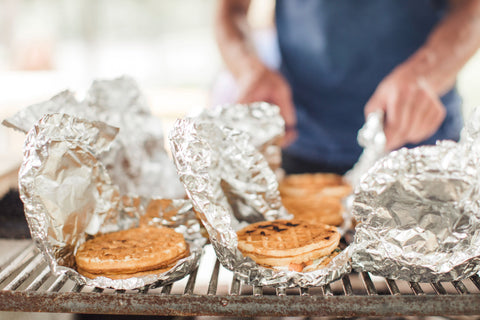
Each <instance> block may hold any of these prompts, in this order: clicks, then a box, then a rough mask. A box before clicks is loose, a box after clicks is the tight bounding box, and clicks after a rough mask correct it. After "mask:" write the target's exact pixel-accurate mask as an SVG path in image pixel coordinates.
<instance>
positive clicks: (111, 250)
mask: <svg viewBox="0 0 480 320" xmlns="http://www.w3.org/2000/svg"><path fill="white" fill-rule="evenodd" d="M188 253H189V250H188V245H187V243H186V242H185V239H184V237H183V235H181V234H179V233H177V232H175V231H174V230H173V229H170V228H157V227H140V228H134V229H129V230H123V231H118V232H112V233H107V234H103V235H99V236H96V237H94V238H93V239H91V240H88V241H86V242H85V243H83V244H82V245H81V246H80V247H79V249H78V250H77V253H76V255H75V261H76V263H77V268H78V271H79V272H80V273H82V272H83V274H84V275H85V276H87V277H90V278H92V277H94V276H110V277H111V278H112V279H113V278H114V277H115V278H122V277H124V278H128V277H133V276H135V275H136V274H139V273H142V272H151V271H156V272H158V273H160V272H164V271H166V270H167V269H169V268H171V267H172V266H173V265H174V264H175V263H176V262H177V261H178V260H179V259H181V258H183V257H186V256H187V255H188Z"/></svg>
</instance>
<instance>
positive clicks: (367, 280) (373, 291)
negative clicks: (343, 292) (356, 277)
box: [361, 272, 377, 295]
mask: <svg viewBox="0 0 480 320" xmlns="http://www.w3.org/2000/svg"><path fill="white" fill-rule="evenodd" d="M361 275H362V280H363V283H364V284H365V288H366V289H367V292H368V294H369V295H376V294H377V289H375V286H374V285H373V282H372V279H371V278H370V276H369V275H368V273H367V272H362V273H361Z"/></svg>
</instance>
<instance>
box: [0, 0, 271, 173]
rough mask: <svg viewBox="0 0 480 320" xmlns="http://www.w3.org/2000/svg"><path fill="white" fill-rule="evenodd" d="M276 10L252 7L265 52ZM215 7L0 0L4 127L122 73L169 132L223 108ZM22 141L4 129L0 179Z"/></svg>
mask: <svg viewBox="0 0 480 320" xmlns="http://www.w3.org/2000/svg"><path fill="white" fill-rule="evenodd" d="M273 5H274V2H273V1H271V0H257V1H253V4H252V7H253V10H251V12H252V14H250V17H249V19H251V22H252V24H253V25H254V26H255V28H256V29H257V30H259V32H258V33H259V35H260V36H259V37H260V40H261V41H259V43H260V45H263V46H266V47H269V46H268V41H270V42H271V38H272V37H271V36H270V35H271V32H269V31H267V32H266V34H267V35H266V36H265V37H263V38H268V39H269V40H268V41H266V40H265V39H263V40H262V31H261V30H271V26H272V23H271V22H272V18H271V17H272V14H271V13H272V10H273ZM214 7H215V1H214V0H179V1H169V0H142V1H137V0H82V1H77V0H63V1H58V0H1V1H0V118H1V120H3V119H5V118H6V117H8V116H10V115H12V114H14V113H15V112H16V111H18V110H20V109H22V108H23V107H26V106H28V105H30V104H33V103H38V102H41V101H44V100H47V99H49V98H50V97H52V96H53V95H55V94H56V93H58V92H60V91H62V90H65V89H70V90H71V91H74V92H77V93H78V94H79V95H82V94H85V92H86V90H87V89H88V87H89V86H90V84H91V82H92V80H94V79H108V78H115V77H118V76H121V75H129V76H131V77H133V78H134V79H135V80H136V81H137V82H138V84H139V86H140V88H141V90H142V91H143V92H144V94H145V95H146V97H147V100H148V103H149V106H150V107H151V109H152V112H153V113H154V114H155V115H156V116H159V117H161V118H162V119H164V121H165V130H168V126H169V125H171V124H172V123H173V121H174V120H175V119H176V118H178V117H181V116H183V115H185V114H187V113H189V112H195V111H196V110H199V109H202V108H205V107H207V106H209V105H212V104H216V103H220V102H223V101H225V99H228V97H227V95H224V94H223V95H222V94H217V93H219V92H222V91H223V92H225V91H228V90H229V87H230V85H231V82H232V80H231V79H230V78H229V77H228V75H226V74H225V73H222V72H221V69H222V62H221V59H220V56H219V53H218V50H217V47H216V44H215V40H214V34H213V16H214ZM270 47H273V46H270ZM217 79H222V81H221V82H222V83H225V84H226V85H225V87H224V88H218V87H217V86H215V85H214V83H216V82H218V81H217ZM212 91H213V92H217V93H216V94H215V96H218V98H214V99H211V94H210V93H211V92H212ZM23 137H24V135H23V134H20V133H16V132H13V130H11V129H7V128H5V127H3V126H0V150H1V152H0V168H2V169H1V172H0V174H1V173H3V172H5V171H6V170H9V169H10V167H11V166H12V165H15V164H16V163H18V159H19V158H20V157H21V151H20V150H21V145H22V142H23Z"/></svg>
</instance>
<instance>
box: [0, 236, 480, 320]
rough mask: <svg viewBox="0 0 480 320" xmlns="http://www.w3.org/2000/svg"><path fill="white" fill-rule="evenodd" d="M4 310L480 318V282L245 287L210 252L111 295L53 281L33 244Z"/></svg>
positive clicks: (1, 282) (24, 253)
mask: <svg viewBox="0 0 480 320" xmlns="http://www.w3.org/2000/svg"><path fill="white" fill-rule="evenodd" d="M0 310H3V311H28V312H32V311H35V312H73V313H110V314H145V315H154V314H155V315H223V316H389V315H473V314H480V278H479V277H478V276H473V277H471V278H469V279H466V280H463V281H454V282H451V283H447V282H442V283H416V282H410V283H409V282H406V281H399V280H390V279H384V278H380V277H374V276H371V275H370V274H368V273H360V274H357V273H352V274H350V275H347V276H345V277H343V278H342V279H340V280H338V281H335V282H333V283H331V284H329V285H326V286H323V287H315V288H293V289H275V288H271V287H252V286H248V285H245V284H243V283H242V282H241V281H239V280H238V279H237V277H236V276H235V274H234V273H232V272H230V271H228V270H226V269H225V268H223V266H221V264H220V263H219V262H218V260H217V259H216V258H215V254H214V252H213V249H212V248H211V247H210V246H207V247H206V249H205V254H204V255H203V256H202V258H201V261H200V265H199V267H198V268H197V270H195V272H193V273H192V274H191V275H190V276H188V277H186V278H184V279H182V280H180V281H177V282H175V283H173V284H170V285H166V286H164V287H160V288H155V289H150V288H148V287H146V288H141V289H138V290H112V289H101V288H92V287H85V286H82V285H78V284H76V283H74V282H73V281H71V280H69V279H68V278H67V277H65V276H59V277H56V276H53V275H52V274H51V273H50V270H49V268H48V266H47V265H46V263H45V262H44V261H43V259H42V256H41V254H39V253H38V251H37V250H36V249H35V247H34V245H33V244H30V245H29V246H27V247H26V248H24V249H23V250H21V251H20V253H18V254H16V255H14V257H13V258H12V259H11V260H10V261H8V262H7V263H6V264H4V265H3V266H2V267H1V268H0Z"/></svg>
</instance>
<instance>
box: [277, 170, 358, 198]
mask: <svg viewBox="0 0 480 320" xmlns="http://www.w3.org/2000/svg"><path fill="white" fill-rule="evenodd" d="M278 189H279V191H280V194H281V195H282V197H290V196H291V197H301V196H307V195H319V196H331V197H337V198H339V199H341V198H343V197H345V196H347V195H348V194H350V193H351V191H352V188H351V186H350V185H348V184H347V183H346V182H345V181H343V178H342V176H340V175H337V174H334V173H304V174H292V175H289V176H287V177H285V179H283V180H282V181H281V182H280V183H279V187H278Z"/></svg>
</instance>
